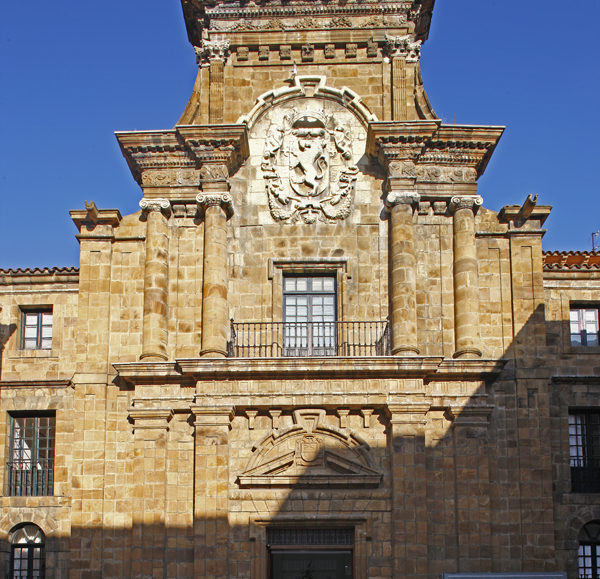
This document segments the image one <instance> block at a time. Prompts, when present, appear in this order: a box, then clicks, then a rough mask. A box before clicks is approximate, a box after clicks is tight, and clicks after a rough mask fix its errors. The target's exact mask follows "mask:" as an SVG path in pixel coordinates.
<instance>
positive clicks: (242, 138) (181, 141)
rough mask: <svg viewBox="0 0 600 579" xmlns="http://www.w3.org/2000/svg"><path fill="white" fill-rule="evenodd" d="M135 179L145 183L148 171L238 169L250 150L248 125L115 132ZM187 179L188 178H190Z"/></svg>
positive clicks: (190, 126) (229, 171)
mask: <svg viewBox="0 0 600 579" xmlns="http://www.w3.org/2000/svg"><path fill="white" fill-rule="evenodd" d="M115 135H116V137H117V140H118V141H119V145H120V147H121V151H122V152H123V156H124V157H125V159H126V160H127V164H128V165H129V168H130V170H131V173H132V175H133V177H134V178H135V180H136V181H137V182H138V183H139V184H140V186H141V185H143V184H147V183H144V182H143V178H142V174H143V173H144V172H145V171H153V172H155V171H157V170H167V169H188V170H189V169H199V170H200V177H199V179H202V178H204V175H203V167H205V166H206V165H220V166H224V167H225V168H226V170H227V171H228V173H229V174H232V173H233V172H235V170H236V169H237V168H238V167H239V165H240V163H241V162H242V161H243V160H244V159H246V157H247V156H248V154H249V149H248V130H247V128H246V126H245V125H189V126H186V125H180V126H177V127H175V129H172V130H167V131H135V132H118V133H115ZM188 180H189V178H188V179H186V181H188Z"/></svg>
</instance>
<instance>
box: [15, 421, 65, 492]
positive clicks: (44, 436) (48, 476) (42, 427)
mask: <svg viewBox="0 0 600 579" xmlns="http://www.w3.org/2000/svg"><path fill="white" fill-rule="evenodd" d="M54 438H55V417H54V415H53V414H15V415H11V417H10V448H9V460H8V465H7V466H8V476H7V487H8V488H7V493H6V494H7V495H9V496H46V495H52V494H53V492H54Z"/></svg>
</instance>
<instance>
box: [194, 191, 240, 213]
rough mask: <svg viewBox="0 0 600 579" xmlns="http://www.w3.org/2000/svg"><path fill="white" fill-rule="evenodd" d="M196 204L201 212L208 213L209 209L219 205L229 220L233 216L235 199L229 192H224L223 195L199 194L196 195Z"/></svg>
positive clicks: (215, 193) (213, 193)
mask: <svg viewBox="0 0 600 579" xmlns="http://www.w3.org/2000/svg"><path fill="white" fill-rule="evenodd" d="M196 203H197V204H198V210H199V211H200V212H204V211H206V209H207V208H208V207H213V206H215V205H218V206H219V207H221V208H222V209H223V211H224V212H225V215H226V216H227V218H228V219H229V218H230V217H231V216H232V215H233V198H232V197H231V194H230V193H227V191H223V192H222V193H217V192H210V193H198V195H196Z"/></svg>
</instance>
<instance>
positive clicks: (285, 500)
mask: <svg viewBox="0 0 600 579" xmlns="http://www.w3.org/2000/svg"><path fill="white" fill-rule="evenodd" d="M540 326H541V327H540ZM11 331H14V328H12V330H11ZM3 335H5V334H3ZM565 336H567V337H568V323H566V322H565V323H559V322H556V323H545V322H544V312H543V308H540V309H539V310H538V311H536V312H535V313H534V315H532V316H531V318H530V320H529V322H528V323H527V324H526V325H525V326H524V327H523V329H522V330H521V332H519V334H518V335H517V336H516V338H515V340H514V341H513V342H512V343H511V345H510V347H509V348H508V349H507V350H506V358H507V359H508V362H507V364H506V366H505V368H504V370H503V372H502V373H501V374H500V375H499V376H498V377H497V378H496V379H495V380H494V381H493V382H490V383H488V384H482V383H479V384H478V386H477V388H476V389H475V390H474V391H472V392H468V385H465V383H464V382H462V381H456V382H453V383H450V384H449V385H448V383H446V384H444V385H440V384H435V383H428V384H425V385H424V387H423V389H424V393H425V397H424V399H426V400H428V401H430V402H428V403H427V406H428V409H427V408H425V409H424V410H422V411H420V412H421V413H420V415H419V416H414V415H411V416H410V417H408V419H407V420H404V421H398V420H395V418H394V416H393V415H390V413H389V412H388V411H387V410H386V409H385V408H383V406H380V407H379V408H378V409H376V410H375V412H374V414H373V415H372V416H371V417H370V418H369V420H370V428H369V429H368V430H361V429H356V428H355V425H356V424H357V423H359V422H360V421H363V422H364V421H365V417H364V415H362V414H359V410H358V409H357V410H350V411H349V414H348V415H347V416H346V418H345V420H346V421H347V427H344V425H343V424H342V423H341V422H340V423H336V424H337V426H336V425H334V422H335V421H338V420H339V415H338V414H332V413H331V412H330V414H327V413H326V412H325V411H324V410H319V409H315V408H312V409H306V410H305V411H303V412H304V414H302V412H301V413H300V414H298V413H296V414H294V413H293V411H292V410H289V411H285V410H284V412H283V415H286V416H293V417H294V421H293V424H292V423H291V419H290V420H289V421H288V422H287V423H286V424H287V425H286V427H285V428H282V429H281V430H280V431H278V432H275V431H273V430H272V431H271V432H270V433H268V434H267V436H266V437H263V440H262V444H261V441H260V438H261V437H260V436H258V434H256V435H253V434H252V431H249V432H250V436H256V440H254V441H253V444H254V449H253V453H252V454H251V455H250V452H249V451H248V455H249V460H246V462H245V466H244V468H241V469H238V468H237V467H234V466H231V465H233V462H232V461H229V465H230V466H229V473H228V475H226V478H227V480H225V479H223V480H212V481H208V482H207V481H202V484H203V488H205V489H206V490H205V492H203V493H199V494H197V496H196V497H195V498H194V500H193V501H191V500H190V499H189V495H190V494H191V493H189V492H188V493H187V494H186V493H185V492H183V493H182V494H181V495H180V494H178V492H177V489H176V488H173V486H171V487H168V488H167V490H166V494H165V496H163V497H160V496H159V497H153V496H152V491H151V490H150V491H148V492H146V491H145V490H144V489H145V488H150V486H152V487H153V488H156V487H155V483H156V480H163V479H164V480H166V477H165V475H164V473H160V472H157V473H154V474H155V475H156V477H153V480H152V485H148V486H147V487H145V486H142V485H140V486H139V487H136V488H135V490H134V491H133V492H134V493H141V494H142V495H144V496H143V497H141V496H137V497H136V495H135V494H134V496H129V498H128V499H127V500H126V501H124V502H122V503H119V502H118V501H111V502H110V503H104V506H103V502H102V500H97V505H98V512H97V513H95V514H93V515H90V523H89V526H84V527H81V526H72V528H71V529H70V536H60V534H57V533H56V532H53V531H52V529H50V528H48V524H47V522H46V521H45V520H44V519H43V518H41V515H40V514H39V513H40V512H41V511H43V510H45V509H44V508H43V505H44V502H45V501H44V499H43V497H39V498H37V497H36V498H19V499H11V501H12V502H10V505H11V506H19V507H21V508H19V509H5V511H4V516H3V519H2V521H1V525H0V528H1V529H2V533H3V537H2V541H1V542H0V550H1V551H2V557H1V565H0V576H10V575H9V565H10V560H11V551H12V553H13V557H14V556H15V554H17V553H19V556H21V557H22V558H23V557H25V555H23V553H25V554H26V556H27V557H29V554H30V552H31V553H33V552H34V551H35V549H38V550H39V549H41V548H43V550H44V558H45V561H46V577H57V578H58V577H61V578H62V577H78V578H79V577H81V578H86V579H92V578H109V577H115V578H116V577H178V578H188V577H189V578H192V577H215V578H216V577H237V578H241V577H245V578H250V577H252V578H257V577H260V578H264V577H268V576H269V573H271V569H275V571H274V572H273V573H272V574H271V577H277V578H278V579H288V578H289V579H294V578H298V579H303V578H304V579H306V578H309V577H314V578H315V579H317V578H319V579H321V578H323V577H330V578H332V579H338V578H340V579H341V578H342V577H344V578H346V577H350V576H353V577H355V578H358V577H375V576H391V575H392V573H393V574H398V573H400V574H401V575H402V576H420V577H439V575H440V574H441V573H452V572H455V573H456V572H461V573H467V572H471V573H476V572H524V571H528V572H542V571H557V570H566V571H568V573H569V576H573V577H574V576H576V570H577V544H578V543H577V541H578V539H577V536H578V534H579V532H580V528H581V524H585V523H586V522H589V520H591V519H600V503H599V504H597V505H595V506H593V505H590V503H589V500H587V499H585V498H583V499H582V498H581V497H580V498H578V497H575V498H574V499H573V495H572V494H570V493H569V491H570V489H569V488H568V477H569V467H568V464H569V446H568V444H569V443H568V408H569V406H571V405H575V404H577V403H578V402H577V401H578V400H579V401H581V400H584V398H585V396H586V395H588V396H590V397H591V396H592V395H593V394H594V391H593V388H595V396H596V397H597V393H598V385H597V383H593V380H592V381H591V382H590V384H589V385H588V391H587V394H586V393H585V392H583V391H582V392H581V393H580V396H581V398H579V399H576V398H570V397H569V396H571V394H570V391H571V389H568V388H561V386H560V379H558V381H557V379H556V378H555V377H556V376H560V375H567V374H569V373H573V368H574V358H573V356H576V355H577V352H575V353H573V352H572V351H571V349H570V347H569V345H568V344H566V343H565ZM407 382H408V381H407ZM440 388H441V389H440ZM443 388H446V394H444V392H443ZM436 389H440V390H439V392H438V390H436ZM414 394H415V392H414V390H412V391H411V392H410V393H407V397H408V396H410V397H411V400H412V399H414ZM438 394H439V395H438ZM461 396H466V397H467V398H468V401H467V402H466V405H465V404H464V403H463V407H462V408H461V404H460V398H461ZM421 399H423V397H422V398H421ZM590 399H592V398H590ZM596 400H597V398H596ZM333 410H335V409H333ZM261 416H262V417H263V419H264V420H269V421H270V420H271V417H269V416H267V415H266V413H265V414H264V415H262V414H261V413H259V414H258V415H257V416H256V417H255V418H254V419H255V420H258V419H259V418H260V417H261ZM333 417H334V418H335V420H334V418H333ZM238 418H239V420H246V415H245V414H244V413H243V412H241V413H240V414H239V415H238ZM280 420H281V419H280ZM365 424H366V423H365ZM359 430H361V432H362V433H363V434H356V432H358V431H359ZM369 431H370V432H372V433H374V434H373V436H372V437H371V438H370V439H369V440H368V441H367V440H365V438H364V436H365V435H364V432H369ZM257 432H258V431H257ZM377 433H379V434H380V435H381V436H378V435H377V436H376V434H377ZM367 436H368V435H367ZM377 441H379V442H377ZM207 444H209V443H207ZM212 444H214V442H213V443H212ZM217 444H222V443H217ZM261 453H262V454H261ZM197 456H198V455H196V460H198V458H197ZM217 458H218V457H217ZM131 459H132V460H133V457H131ZM190 468H191V467H190ZM236 469H237V470H236ZM234 471H235V472H234ZM196 472H197V471H196ZM553 472H554V483H555V485H554V487H553ZM151 474H152V473H151ZM102 476H103V475H102ZM134 476H137V474H136V473H134ZM146 476H148V473H146ZM161 477H162V478H161ZM166 484H167V483H165V485H166ZM223 485H225V487H227V486H228V493H224V492H223ZM91 492H92V491H90V493H91ZM165 497H166V498H165ZM186 497H188V498H186ZM104 498H108V497H104ZM136 498H137V499H141V498H143V499H144V501H145V503H144V504H146V505H148V507H149V508H152V507H154V509H155V511H154V513H156V512H161V504H162V503H161V501H165V504H166V507H165V509H164V510H165V511H166V516H165V517H160V516H159V517H157V518H155V519H154V520H153V516H154V513H151V512H150V511H148V513H142V512H137V513H133V519H132V517H131V516H129V513H130V512H131V509H132V507H131V505H132V503H133V504H135V499H136ZM572 499H573V500H572ZM588 499H589V497H588ZM83 500H88V497H86V496H85V493H84V498H83ZM89 500H95V499H93V498H92V497H91V495H90V497H89ZM154 500H156V503H155V504H154V503H153V501H154ZM3 501H4V503H3V504H4V505H8V504H9V502H7V499H6V498H5V499H3ZM569 501H572V504H571V503H569ZM108 504H110V505H111V507H110V508H112V509H116V510H115V512H112V513H107V512H100V510H101V509H102V508H105V509H106V508H107V505H108ZM200 504H202V505H206V507H207V509H206V511H207V512H211V513H212V514H211V515H210V516H203V515H202V514H201V512H202V508H201V507H200ZM35 505H39V508H37V509H36V507H35ZM76 506H78V507H79V508H80V505H75V504H73V505H72V508H75V507H76ZM194 512H195V513H196V516H195V518H194ZM27 513H30V520H28V521H27V522H31V523H33V524H35V525H37V526H38V527H39V528H40V529H41V531H42V533H43V535H42V537H43V540H42V543H41V544H42V545H43V547H39V546H38V547H36V546H35V545H40V543H39V542H38V543H35V544H34V543H31V544H32V545H33V546H32V547H27V543H25V545H26V547H27V548H26V550H25V551H23V543H21V544H17V543H16V542H15V539H14V537H15V536H18V537H22V536H23V533H20V534H18V533H15V531H17V530H18V528H19V524H20V523H23V522H26V521H24V520H23V517H25V516H29V515H27ZM146 515H147V516H146ZM136 519H137V520H138V521H142V522H140V523H139V524H136V523H133V522H132V521H133V520H136ZM157 519H158V520H159V521H160V522H158V523H157ZM105 520H112V521H114V520H119V521H120V523H121V524H120V525H119V528H115V526H114V524H113V525H109V524H104V523H103V521H105ZM555 520H557V521H559V523H558V524H557V528H556V531H555V523H554V521H555ZM578 525H579V526H578ZM9 531H13V534H12V535H11V534H8V533H9ZM33 534H34V533H33V532H30V534H29V535H30V536H33ZM324 554H327V557H324V556H323V555H324ZM32 556H33V555H32ZM28 564H31V562H30V561H29V562H28ZM349 565H350V567H351V570H349ZM325 567H327V569H328V571H327V573H328V574H323V573H324V572H325V571H324V570H323V569H324V568H325ZM321 571H322V572H321Z"/></svg>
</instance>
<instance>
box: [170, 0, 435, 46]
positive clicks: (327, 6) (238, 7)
mask: <svg viewBox="0 0 600 579" xmlns="http://www.w3.org/2000/svg"><path fill="white" fill-rule="evenodd" d="M182 4H183V12H184V17H185V23H186V28H187V32H188V37H189V39H190V42H191V43H192V44H194V45H196V46H201V44H202V40H203V39H206V38H207V36H209V37H210V35H213V36H216V34H215V33H217V34H218V33H219V32H220V33H222V32H225V31H228V32H237V31H240V32H247V31H251V32H259V31H273V30H275V31H286V30H289V31H304V30H312V29H316V28H319V29H353V30H355V29H363V28H364V29H372V28H385V29H400V30H406V29H407V28H409V29H411V30H413V31H414V33H413V35H414V37H415V38H417V39H419V40H422V41H424V40H426V38H427V36H428V34H429V27H430V23H431V13H432V10H433V4H434V0H399V1H398V2H376V1H373V0H369V1H366V2H358V1H356V0H352V1H349V2H342V1H341V0H334V1H332V2H327V3H314V2H303V1H300V0H291V1H290V2H282V1H281V0H265V1H264V2H261V3H256V4H255V3H228V4H226V3H222V2H213V3H208V2H204V1H202V0H184V2H183V3H182ZM409 24H410V25H409ZM211 33H212V34H211ZM256 42H257V44H265V42H262V41H261V39H260V38H259V37H258V35H257V39H256Z"/></svg>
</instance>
